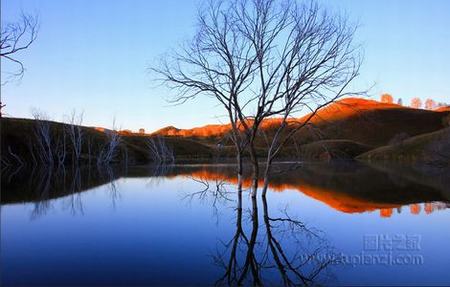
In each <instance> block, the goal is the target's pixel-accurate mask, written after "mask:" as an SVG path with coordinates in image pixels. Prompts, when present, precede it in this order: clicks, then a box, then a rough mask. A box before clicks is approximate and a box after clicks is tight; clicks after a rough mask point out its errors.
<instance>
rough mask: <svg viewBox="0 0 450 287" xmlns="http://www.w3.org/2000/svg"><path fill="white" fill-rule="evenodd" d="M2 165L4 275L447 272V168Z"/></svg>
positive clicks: (434, 276) (444, 278)
mask: <svg viewBox="0 0 450 287" xmlns="http://www.w3.org/2000/svg"><path fill="white" fill-rule="evenodd" d="M286 168H289V169H290V170H289V171H288V172H286V173H282V174H281V173H277V174H276V175H275V176H274V178H273V179H272V181H271V185H270V191H269V192H268V196H267V199H266V200H263V199H262V198H261V196H258V198H257V200H256V201H254V200H252V199H251V197H250V196H249V190H248V187H249V186H248V182H247V181H244V188H243V191H242V192H238V191H237V188H236V179H235V177H234V175H233V170H232V167H230V166H226V165H191V166H176V167H167V168H151V167H139V168H138V167H136V168H128V169H127V170H123V169H117V168H116V169H114V170H103V171H101V172H99V171H97V170H88V169H78V170H66V171H64V172H63V171H53V172H51V173H49V172H43V171H34V172H30V171H18V172H16V171H14V172H13V171H5V172H3V174H2V183H1V184H2V198H1V282H2V284H3V285H45V286H48V285H58V286H61V285H109V286H110V285H121V284H125V285H214V284H217V285H229V284H230V285H237V284H244V285H251V284H254V283H255V284H265V285H281V284H325V285H327V284H331V285H334V284H342V285H348V284H399V285H402V284H419V285H420V284H441V285H448V284H450V272H448V266H450V229H449V222H450V209H449V208H450V184H449V183H450V178H449V176H448V173H447V172H445V171H435V170H429V169H420V170H419V169H410V170H405V169H398V168H392V167H390V168H386V167H377V168H373V167H368V166H364V165H361V164H333V165H329V164H328V165H323V164H305V165H303V166H301V167H300V168H297V169H294V168H292V166H290V165H287V164H286V165H282V166H281V165H280V166H278V167H277V169H279V170H284V169H286Z"/></svg>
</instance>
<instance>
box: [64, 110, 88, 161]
mask: <svg viewBox="0 0 450 287" xmlns="http://www.w3.org/2000/svg"><path fill="white" fill-rule="evenodd" d="M83 115H84V113H83V112H81V113H80V114H78V115H77V112H76V111H75V110H73V111H72V113H71V115H70V116H69V117H68V120H67V126H66V128H67V134H68V136H69V140H70V142H71V144H72V150H73V156H72V163H74V164H78V163H79V161H80V157H81V149H82V146H83V130H82V127H81V124H82V123H83Z"/></svg>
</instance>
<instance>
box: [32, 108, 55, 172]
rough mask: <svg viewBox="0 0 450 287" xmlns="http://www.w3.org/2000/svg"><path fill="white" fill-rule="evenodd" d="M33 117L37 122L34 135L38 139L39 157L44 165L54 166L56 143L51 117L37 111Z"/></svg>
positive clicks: (35, 110)
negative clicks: (53, 136) (53, 137)
mask: <svg viewBox="0 0 450 287" xmlns="http://www.w3.org/2000/svg"><path fill="white" fill-rule="evenodd" d="M32 115H33V117H34V120H35V128H34V134H35V137H36V146H37V156H38V158H39V160H40V162H41V163H42V164H46V165H49V166H52V165H53V163H54V158H53V156H54V155H53V152H54V149H53V148H54V146H53V144H54V142H53V139H52V131H51V127H50V122H49V117H48V116H47V115H46V114H45V113H44V112H42V111H39V110H37V109H34V110H33V111H32Z"/></svg>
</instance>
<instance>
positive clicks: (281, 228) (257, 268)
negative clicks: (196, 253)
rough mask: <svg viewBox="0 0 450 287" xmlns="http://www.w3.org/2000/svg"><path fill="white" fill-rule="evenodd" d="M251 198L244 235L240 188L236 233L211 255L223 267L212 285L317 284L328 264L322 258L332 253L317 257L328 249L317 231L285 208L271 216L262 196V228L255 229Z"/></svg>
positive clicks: (255, 202) (254, 206)
mask: <svg viewBox="0 0 450 287" xmlns="http://www.w3.org/2000/svg"><path fill="white" fill-rule="evenodd" d="M251 200H252V208H251V213H250V219H251V226H250V227H251V233H250V237H247V235H246V234H245V232H244V228H243V223H242V219H243V218H242V191H240V192H238V207H237V208H236V212H237V220H236V232H235V234H234V236H233V238H232V239H231V240H230V241H229V242H226V243H223V242H222V246H223V248H224V250H223V251H222V252H221V251H220V250H218V251H217V254H216V255H215V256H213V260H214V262H215V264H216V265H218V266H219V267H221V268H223V269H224V270H225V272H224V275H223V276H222V277H221V278H219V280H217V281H216V285H258V286H259V285H266V283H271V284H275V285H280V284H283V285H288V286H292V285H314V284H317V282H318V281H320V280H319V277H321V276H322V273H324V272H323V271H325V270H326V269H327V267H328V266H329V265H330V264H331V263H332V260H329V259H326V258H332V256H322V257H323V258H324V260H322V259H321V258H322V257H321V255H324V253H323V252H329V251H330V248H329V247H328V245H327V243H326V241H325V240H324V239H323V238H322V236H321V234H320V232H318V231H316V230H314V229H311V228H309V227H307V226H306V225H305V224H304V223H303V222H302V221H300V220H297V219H295V218H293V217H291V216H290V215H289V214H288V212H287V209H285V210H283V211H282V212H281V214H280V215H279V216H275V217H271V216H270V215H269V208H268V205H267V199H266V198H265V197H263V198H262V203H263V214H262V216H263V223H264V226H265V228H264V229H261V230H260V232H258V229H259V220H258V217H259V214H258V206H257V200H256V198H252V199H251ZM326 255H329V253H326ZM275 280H276V281H275ZM273 281H274V282H273ZM269 285H270V284H269Z"/></svg>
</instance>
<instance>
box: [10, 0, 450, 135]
mask: <svg viewBox="0 0 450 287" xmlns="http://www.w3.org/2000/svg"><path fill="white" fill-rule="evenodd" d="M199 3H200V2H199V1H197V0H160V1H157V0H142V1H141V0H129V1H119V0H65V1H59V0H2V1H1V8H2V11H1V14H2V15H1V16H2V22H6V21H8V20H15V19H17V17H18V16H19V14H20V11H24V12H28V13H34V12H37V13H39V15H40V31H39V36H38V38H37V40H36V42H35V43H34V44H33V46H32V47H30V49H29V50H27V51H25V52H24V53H22V54H21V55H20V59H21V60H23V62H24V64H25V67H26V72H25V75H24V77H23V79H22V81H21V82H20V83H10V84H8V85H5V86H2V88H1V92H2V95H1V96H2V102H3V103H6V104H7V107H6V109H5V112H6V113H7V114H8V115H10V116H14V117H30V110H31V108H33V107H35V108H40V109H41V110H44V111H46V112H47V113H48V114H49V115H50V116H51V117H52V118H53V119H54V120H61V119H62V117H63V115H64V114H68V113H70V112H71V110H73V109H77V110H79V111H81V110H84V114H85V116H84V124H86V125H93V126H104V127H110V126H111V124H112V119H113V117H115V118H116V121H117V123H118V124H119V125H120V126H121V127H122V128H128V129H133V130H137V129H138V128H141V127H143V128H145V129H146V130H155V129H158V128H161V127H163V126H167V125H174V126H177V127H181V128H188V127H192V126H198V125H203V124H207V123H218V122H225V121H226V118H225V117H224V116H223V112H222V110H221V109H220V107H218V106H217V105H216V104H215V102H214V101H213V100H212V99H207V98H202V99H201V100H199V101H195V102H191V103H188V104H185V105H182V106H176V107H174V106H170V105H169V104H168V103H167V102H166V100H167V99H168V97H169V96H170V94H169V93H170V91H168V90H166V89H164V88H161V87H155V83H154V81H152V80H153V79H152V78H151V77H150V76H149V75H148V73H147V71H146V69H147V68H148V67H149V66H150V65H152V64H155V63H156V62H157V61H156V59H157V58H158V57H159V56H160V55H161V54H163V53H164V52H166V51H167V50H168V49H170V48H176V46H177V45H178V44H179V43H180V42H182V41H183V40H187V39H189V38H190V37H191V36H192V34H193V32H194V25H195V14H196V9H197V7H198V5H199ZM322 3H323V4H324V5H327V6H330V7H332V8H333V9H339V10H344V11H346V12H347V14H349V16H350V18H351V19H354V20H355V21H359V23H360V24H361V27H360V29H359V31H358V34H357V41H359V42H362V43H363V44H364V49H365V61H364V64H363V69H362V72H361V76H360V78H359V79H358V81H357V82H356V83H355V85H356V86H357V87H360V88H361V89H364V88H367V87H369V86H371V85H372V84H375V86H374V88H373V89H372V90H371V94H372V95H373V96H374V97H376V98H378V97H379V94H380V93H382V92H389V93H391V94H392V95H393V96H394V97H395V99H397V98H398V97H401V98H403V101H404V103H409V101H410V99H411V98H412V97H421V98H422V99H425V98H433V99H435V100H436V101H445V102H450V85H449V82H450V54H449V52H450V29H449V27H450V17H449V15H450V1H448V0H433V1H423V0H403V1H400V0H397V1H392V0H364V1H359V0H345V1H341V0H339V1H331V0H323V1H322ZM5 67H7V66H6V65H3V66H2V69H3V68H5Z"/></svg>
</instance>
